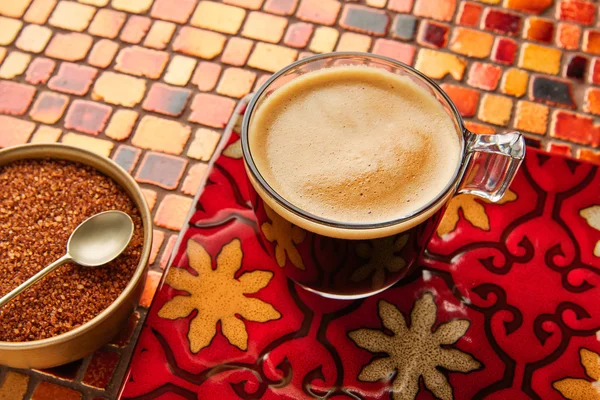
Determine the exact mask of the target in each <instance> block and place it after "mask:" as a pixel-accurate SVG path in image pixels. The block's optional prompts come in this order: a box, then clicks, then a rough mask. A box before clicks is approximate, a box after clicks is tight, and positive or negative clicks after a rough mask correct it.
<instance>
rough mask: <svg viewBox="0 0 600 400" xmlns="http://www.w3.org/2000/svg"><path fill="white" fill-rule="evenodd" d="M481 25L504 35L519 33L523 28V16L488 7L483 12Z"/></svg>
mask: <svg viewBox="0 0 600 400" xmlns="http://www.w3.org/2000/svg"><path fill="white" fill-rule="evenodd" d="M481 27H482V28H483V29H485V30H488V31H492V32H496V33H500V34H503V35H517V34H518V33H519V30H520V29H521V16H520V15H519V14H514V13H512V12H507V11H502V10H500V9H496V8H487V9H486V10H485V12H484V14H483V18H482V21H481Z"/></svg>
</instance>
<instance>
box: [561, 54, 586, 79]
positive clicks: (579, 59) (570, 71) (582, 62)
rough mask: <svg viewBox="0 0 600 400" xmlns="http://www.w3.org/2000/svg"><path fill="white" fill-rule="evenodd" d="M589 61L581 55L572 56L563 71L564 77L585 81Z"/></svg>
mask: <svg viewBox="0 0 600 400" xmlns="http://www.w3.org/2000/svg"><path fill="white" fill-rule="evenodd" d="M588 64H589V59H588V58H587V57H584V56H580V55H571V56H570V57H569V60H568V62H567V64H566V65H565V68H564V69H563V75H564V76H566V77H567V78H571V79H578V80H583V78H584V76H585V73H586V71H587V67H588Z"/></svg>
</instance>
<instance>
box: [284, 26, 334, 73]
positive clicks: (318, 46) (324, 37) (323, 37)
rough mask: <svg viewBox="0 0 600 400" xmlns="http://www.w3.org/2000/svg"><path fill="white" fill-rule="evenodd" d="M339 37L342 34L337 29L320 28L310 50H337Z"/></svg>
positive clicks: (324, 51) (317, 51)
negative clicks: (336, 45)
mask: <svg viewBox="0 0 600 400" xmlns="http://www.w3.org/2000/svg"><path fill="white" fill-rule="evenodd" d="M339 36H340V33H339V32H338V30H337V29H335V28H330V27H328V26H319V27H318V28H317V29H316V30H315V33H314V35H313V38H312V40H311V41H310V45H309V46H308V48H309V49H310V51H313V52H315V53H329V52H331V51H333V49H334V48H335V44H336V43H337V40H338V37H339ZM272 72H275V71H272Z"/></svg>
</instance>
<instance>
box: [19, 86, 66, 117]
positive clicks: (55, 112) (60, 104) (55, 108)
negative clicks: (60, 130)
mask: <svg viewBox="0 0 600 400" xmlns="http://www.w3.org/2000/svg"><path fill="white" fill-rule="evenodd" d="M68 104H69V98H68V97H67V96H65V95H64V94H57V93H53V92H48V91H44V92H42V93H40V95H39V96H38V97H37V99H36V100H35V103H33V107H32V108H31V111H30V112H29V116H30V117H31V119H32V120H34V121H37V122H43V123H44V124H49V125H52V124H54V123H56V122H57V121H58V120H59V119H60V118H61V117H62V116H63V114H64V112H65V110H66V109H67V105H68Z"/></svg>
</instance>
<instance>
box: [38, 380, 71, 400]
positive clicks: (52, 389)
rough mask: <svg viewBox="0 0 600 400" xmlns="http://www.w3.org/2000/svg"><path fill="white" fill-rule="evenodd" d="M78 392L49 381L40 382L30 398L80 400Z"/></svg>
mask: <svg viewBox="0 0 600 400" xmlns="http://www.w3.org/2000/svg"><path fill="white" fill-rule="evenodd" d="M81 398H82V395H81V393H80V392H78V391H75V390H73V389H69V388H66V387H64V386H59V385H56V384H54V383H50V382H40V383H38V384H37V386H36V387H35V390H34V391H33V394H32V396H31V399H32V400H56V399H61V400H81Z"/></svg>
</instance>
